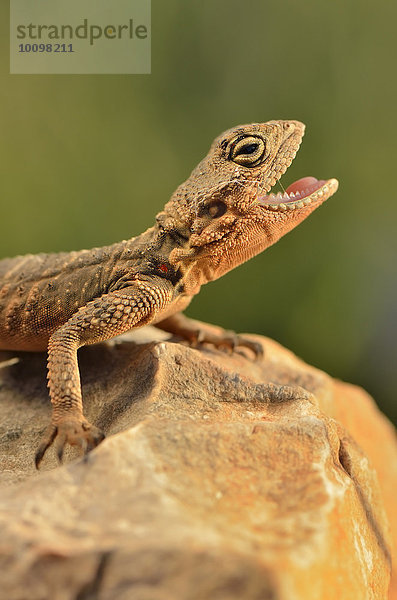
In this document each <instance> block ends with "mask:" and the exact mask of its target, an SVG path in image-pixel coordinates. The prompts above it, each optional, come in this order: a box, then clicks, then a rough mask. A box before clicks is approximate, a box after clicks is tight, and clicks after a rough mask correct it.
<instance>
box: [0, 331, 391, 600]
mask: <svg viewBox="0 0 397 600" xmlns="http://www.w3.org/2000/svg"><path fill="white" fill-rule="evenodd" d="M139 335H140V337H137V336H136V334H135V335H134V337H132V336H130V337H128V336H127V337H126V336H124V337H123V338H121V342H118V343H115V344H113V345H102V346H96V347H90V348H86V349H84V350H83V351H82V352H81V355H80V365H81V371H82V379H83V394H84V397H85V406H86V413H87V416H88V418H89V419H90V421H91V422H94V423H96V424H98V425H99V426H100V427H101V428H104V429H105V430H107V431H108V433H109V434H116V435H110V437H108V439H107V440H105V442H104V443H103V444H101V445H100V446H99V447H98V448H97V449H96V450H95V451H94V452H92V453H91V454H90V455H89V458H88V460H87V461H78V462H73V463H70V464H69V465H67V466H65V467H62V468H58V469H55V470H51V471H50V472H41V473H40V474H39V475H38V476H33V477H32V476H31V475H33V473H34V471H33V462H32V457H33V453H34V449H35V447H36V444H37V441H38V439H39V438H40V434H41V425H40V422H42V423H43V425H44V423H45V422H46V421H45V419H44V412H47V410H49V408H48V406H47V405H46V391H45V387H44V385H42V383H41V378H42V377H43V374H44V357H42V356H41V357H40V356H38V357H37V356H29V355H27V356H26V358H23V359H21V361H20V362H19V363H18V364H12V365H10V366H8V367H5V368H3V369H0V404H1V411H2V415H4V421H3V436H2V437H1V438H0V452H1V454H0V456H1V460H2V462H3V467H5V469H6V470H5V476H3V486H2V489H1V490H0V527H1V531H2V536H1V540H0V590H2V592H1V591H0V599H1V600H2V597H4V598H7V600H13V599H15V600H16V599H20V598H23V597H24V594H25V597H29V598H30V599H33V600H34V599H36V598H37V599H39V598H55V597H60V598H61V597H62V598H70V597H77V596H79V597H81V598H83V597H89V595H90V594H91V596H93V597H94V595H95V594H96V595H97V597H98V598H104V599H107V598H117V599H120V600H124V599H129V598H134V600H149V599H150V600H152V599H153V600H154V599H156V600H157V599H159V600H160V599H161V600H167V599H168V598H169V599H172V600H175V599H176V598H178V600H184V599H191V598H197V599H198V600H199V599H201V598H202V599H205V600H212V599H214V600H215V599H216V600H233V599H234V598H236V599H237V598H239V599H241V598H244V600H251V599H252V600H262V599H265V598H269V599H277V600H293V599H297V600H299V599H305V600H310V599H311V598H313V599H316V600H318V599H320V598H321V600H334V599H335V598H337V599H338V600H350V599H352V600H353V599H354V600H359V599H360V600H361V598H363V599H364V598H365V599H369V600H372V599H374V600H377V599H379V600H385V598H386V597H387V589H388V585H389V577H390V562H391V558H390V555H391V542H390V526H389V523H390V524H391V525H392V529H393V531H394V532H395V531H396V503H395V501H394V492H395V489H396V480H397V476H396V466H397V461H396V458H397V451H396V444H395V439H394V436H393V430H392V428H391V426H390V424H389V423H388V421H387V420H386V419H385V417H383V416H382V415H381V414H380V413H379V411H378V409H377V408H376V406H375V404H374V402H373V401H372V399H371V398H370V397H369V396H368V395H367V394H366V393H365V392H364V391H362V390H360V389H359V388H356V387H353V386H350V385H347V384H343V383H341V382H338V381H335V380H333V379H331V378H330V377H329V376H328V375H326V374H325V373H323V372H321V371H319V370H317V369H314V368H313V367H309V366H308V365H306V364H305V363H303V362H302V361H300V360H299V359H297V358H296V357H295V356H294V355H293V354H292V353H290V352H289V351H287V350H285V349H284V348H282V347H280V346H279V345H278V344H276V343H275V342H272V341H271V340H269V339H266V338H259V337H255V339H256V340H258V341H261V342H262V343H263V345H264V348H265V356H264V359H263V361H261V362H253V361H252V360H251V359H250V358H248V355H247V356H244V355H239V354H237V353H235V354H234V355H233V356H229V355H225V354H222V353H220V352H218V351H215V350H213V349H211V348H210V347H205V348H202V349H201V350H193V349H190V348H187V347H185V346H183V345H180V344H175V343H171V342H161V341H159V338H161V333H160V332H158V331H156V330H151V329H148V330H146V331H145V330H143V331H142V332H141V333H140V334H139ZM142 336H147V338H146V342H147V343H145V338H142ZM132 339H135V340H137V339H138V340H140V341H139V343H138V344H137V345H135V344H132V343H131V341H130V340H132ZM153 340H154V341H157V343H155V344H154V343H153ZM247 352H249V351H248V350H247ZM54 465H55V462H51V460H50V457H48V458H47V457H46V467H47V468H48V467H52V466H54ZM22 480H25V481H23V482H21V481H22ZM378 480H379V482H378ZM15 481H19V483H17V484H15V483H14V484H13V485H8V486H7V485H6V484H10V483H12V482H15ZM385 509H386V510H385ZM386 513H387V515H388V518H387V517H386ZM388 519H389V520H388ZM27 591H28V594H27ZM2 593H3V596H1V594H2ZM390 598H396V596H392V595H391V596H390Z"/></svg>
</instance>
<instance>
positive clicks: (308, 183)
mask: <svg viewBox="0 0 397 600" xmlns="http://www.w3.org/2000/svg"><path fill="white" fill-rule="evenodd" d="M338 185H339V183H338V180H337V179H327V180H324V179H322V180H318V179H316V178H315V177H304V178H303V179H299V180H298V181H295V182H294V183H292V184H291V185H290V186H289V187H288V188H287V190H286V191H285V192H284V194H282V193H281V192H279V193H278V194H273V193H271V194H265V195H261V196H258V197H257V202H258V203H259V205H260V206H261V207H263V208H266V209H270V210H273V211H288V210H295V209H298V208H304V207H305V206H309V205H310V204H316V203H320V202H325V200H328V198H329V197H330V196H332V195H333V194H334V193H335V192H336V190H337V189H338Z"/></svg>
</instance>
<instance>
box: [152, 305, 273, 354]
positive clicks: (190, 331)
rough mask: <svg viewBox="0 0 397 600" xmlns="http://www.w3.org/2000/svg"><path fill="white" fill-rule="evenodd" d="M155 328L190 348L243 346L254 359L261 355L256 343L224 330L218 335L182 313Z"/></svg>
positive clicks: (231, 347)
mask: <svg viewBox="0 0 397 600" xmlns="http://www.w3.org/2000/svg"><path fill="white" fill-rule="evenodd" d="M155 327H158V328H159V329H162V330H163V331H167V332H168V333H172V334H173V335H177V336H178V337H181V338H183V339H185V340H187V341H188V342H189V343H190V344H191V345H192V346H197V345H198V344H202V343H209V344H212V345H214V346H215V347H216V348H228V349H229V350H234V349H235V348H237V347H238V346H245V347H246V348H250V350H252V352H253V353H254V354H255V357H256V358H260V357H261V356H262V355H263V348H262V346H261V345H260V344H258V343H257V342H254V341H252V340H249V339H247V338H246V337H244V336H242V335H238V334H237V333H235V332H234V331H226V330H225V329H223V330H221V332H220V333H216V332H214V329H213V328H212V327H211V326H209V325H206V324H205V323H199V322H198V321H195V320H194V319H189V317H186V315H184V314H183V313H176V314H175V315H172V316H171V317H168V318H167V319H164V320H163V321H160V322H158V323H156V324H155Z"/></svg>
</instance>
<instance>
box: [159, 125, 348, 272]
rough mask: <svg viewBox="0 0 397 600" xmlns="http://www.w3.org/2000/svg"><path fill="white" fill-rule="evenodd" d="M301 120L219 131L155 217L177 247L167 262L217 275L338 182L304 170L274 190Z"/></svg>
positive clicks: (279, 232)
mask: <svg viewBox="0 0 397 600" xmlns="http://www.w3.org/2000/svg"><path fill="white" fill-rule="evenodd" d="M304 130H305V126H304V125H303V123H300V122H299V121H269V122H267V123H253V124H251V125H241V126H238V127H235V128H233V129H229V130H228V131H225V132H224V133H222V134H221V135H220V136H218V137H217V138H216V139H215V140H214V142H213V144H212V146H211V148H210V151H209V153H208V154H207V156H206V157H205V158H204V159H203V160H202V161H201V162H200V163H199V165H198V166H197V167H196V168H195V169H194V171H193V172H192V174H191V175H190V177H189V179H187V180H186V181H185V182H184V183H183V184H182V185H180V186H179V187H178V189H177V190H176V191H175V193H174V194H173V196H172V197H171V199H170V201H169V202H168V203H167V204H166V206H165V208H164V212H162V213H160V214H159V215H158V217H157V219H158V223H159V226H160V227H161V228H162V230H163V231H165V232H169V233H170V234H172V235H174V238H175V239H177V238H178V236H179V247H177V248H175V249H174V250H173V251H172V252H171V254H170V262H172V263H174V264H175V265H178V266H182V268H183V270H184V271H194V276H193V272H192V276H193V279H195V280H197V283H200V284H201V283H204V282H206V281H210V280H212V279H216V278H218V277H220V276H221V275H223V274H224V273H226V272H227V271H229V270H230V269H232V268H234V267H235V266H237V265H239V264H241V263H243V262H245V261H246V260H248V259H249V258H251V257H252V256H254V255H256V254H258V253H259V252H262V251H263V250H265V249H266V248H267V247H269V246H270V245H272V244H274V243H275V242H276V241H277V240H278V239H280V238H281V237H282V236H283V235H284V234H286V233H287V232H288V231H290V230H291V229H293V228H294V227H296V225H298V224H299V223H300V222H301V221H303V220H304V219H305V218H306V217H307V216H308V215H309V214H310V213H312V212H313V211H314V210H315V209H316V208H317V207H318V206H320V204H322V203H323V202H324V201H325V200H327V199H328V198H329V197H330V196H332V194H334V193H335V191H336V190H337V188H338V182H337V180H336V179H328V180H318V179H316V178H314V177H304V178H303V179H299V180H298V181H295V182H294V183H292V184H291V185H290V186H289V187H287V189H286V191H285V192H284V193H282V192H278V193H274V192H273V191H272V188H273V186H275V184H276V183H277V181H278V180H279V179H280V177H281V176H282V175H283V173H285V171H286V170H287V169H288V167H289V166H290V164H291V163H292V161H293V159H294V157H295V155H296V153H297V151H298V149H299V146H300V144H301V141H302V137H303V134H304Z"/></svg>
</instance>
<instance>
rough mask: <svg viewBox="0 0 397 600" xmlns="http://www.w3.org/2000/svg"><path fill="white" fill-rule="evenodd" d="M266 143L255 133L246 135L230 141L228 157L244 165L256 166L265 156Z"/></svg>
mask: <svg viewBox="0 0 397 600" xmlns="http://www.w3.org/2000/svg"><path fill="white" fill-rule="evenodd" d="M265 150H266V145H265V142H264V141H263V139H262V138H261V137H259V136H256V135H247V136H244V137H243V138H237V140H235V141H234V142H232V144H231V147H230V151H229V159H230V160H232V161H233V162H235V163H237V164H239V165H243V166H244V167H256V166H258V165H259V164H260V163H261V162H262V160H263V158H264V156H265Z"/></svg>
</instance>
